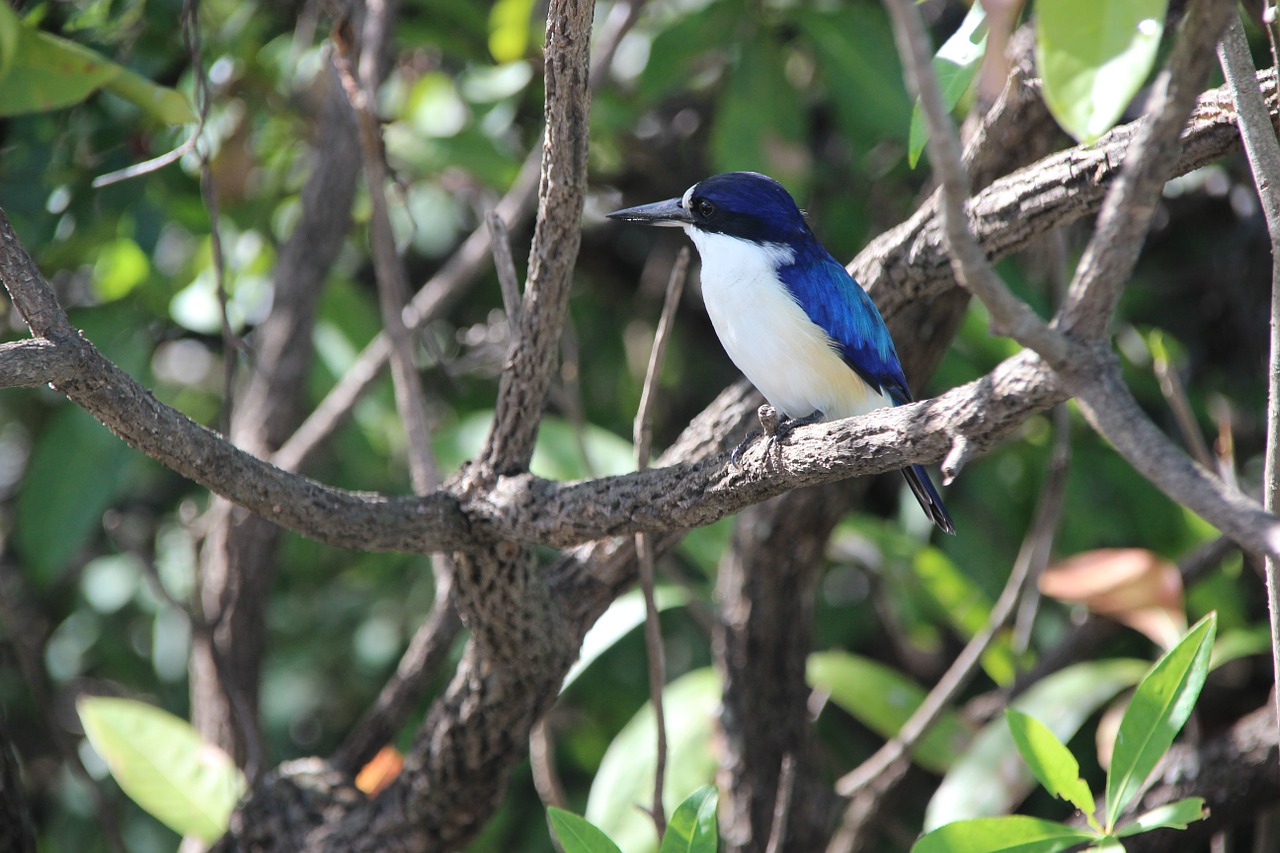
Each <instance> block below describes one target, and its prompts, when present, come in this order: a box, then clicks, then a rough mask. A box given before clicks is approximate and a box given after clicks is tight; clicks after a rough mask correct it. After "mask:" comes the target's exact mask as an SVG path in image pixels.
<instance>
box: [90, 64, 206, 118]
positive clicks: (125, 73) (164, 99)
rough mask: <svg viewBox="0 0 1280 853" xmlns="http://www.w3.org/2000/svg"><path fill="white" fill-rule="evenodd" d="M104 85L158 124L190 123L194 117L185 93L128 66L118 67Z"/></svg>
mask: <svg viewBox="0 0 1280 853" xmlns="http://www.w3.org/2000/svg"><path fill="white" fill-rule="evenodd" d="M105 88H106V90H107V91H108V92H111V93H112V94H114V95H116V96H117V97H120V98H124V99H125V100H126V101H128V102H129V103H131V104H134V105H136V106H137V107H138V109H140V110H142V111H143V112H145V113H146V114H147V115H149V116H151V117H152V118H154V119H155V120H156V121H158V122H160V123H161V124H168V125H180V124H190V123H192V122H195V121H196V120H197V116H196V114H195V111H194V110H192V109H191V102H190V101H188V100H187V96H186V95H184V94H182V93H181V92H179V91H178V90H177V89H170V88H169V87H167V86H160V85H157V84H155V83H153V82H151V81H150V80H148V79H147V78H146V77H143V76H142V75H141V74H135V73H133V72H132V71H130V70H129V69H128V68H121V69H120V74H119V76H117V77H115V78H114V79H111V80H108V81H107V83H106V86H105Z"/></svg>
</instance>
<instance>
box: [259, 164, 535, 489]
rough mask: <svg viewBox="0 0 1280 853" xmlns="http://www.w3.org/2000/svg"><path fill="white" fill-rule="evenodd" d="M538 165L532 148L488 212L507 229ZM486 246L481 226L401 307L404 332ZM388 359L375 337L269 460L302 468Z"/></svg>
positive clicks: (524, 203)
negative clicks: (499, 199)
mask: <svg viewBox="0 0 1280 853" xmlns="http://www.w3.org/2000/svg"><path fill="white" fill-rule="evenodd" d="M540 162H541V152H540V151H539V150H538V149H537V148H534V150H533V151H532V152H530V154H529V156H528V157H527V158H526V159H525V162H524V165H523V166H522V167H521V169H520V174H519V176H518V177H517V178H516V180H515V183H513V184H512V185H511V188H510V189H509V190H507V194H506V195H505V196H503V197H502V200H501V201H499V202H498V204H497V206H496V207H495V208H494V209H495V211H496V212H497V213H498V214H499V215H500V216H501V217H502V218H503V221H504V222H505V223H507V225H508V227H514V226H515V225H517V224H518V223H522V222H524V221H525V220H526V219H528V217H529V216H530V215H531V214H532V212H533V202H534V199H535V197H536V195H537V190H538V170H539V163H540ZM491 246H492V244H491V241H490V238H489V229H488V227H487V226H485V225H481V226H479V227H478V228H476V229H475V230H474V231H473V232H472V233H471V235H470V236H468V237H467V239H466V240H464V241H463V242H462V245H460V246H459V247H458V249H457V250H456V251H455V252H454V253H453V255H452V256H451V257H450V258H449V260H448V261H447V262H446V263H445V265H444V266H443V267H441V268H440V270H439V272H437V273H436V274H435V275H434V276H432V277H431V279H430V280H429V281H427V283H426V284H424V285H423V286H422V288H421V289H420V290H419V291H418V293H417V294H416V295H415V296H414V297H413V299H412V300H411V301H410V302H409V304H408V305H407V306H405V309H404V323H405V325H406V326H408V327H409V328H410V329H415V330H416V329H421V328H422V327H423V326H424V325H426V323H427V322H428V321H429V320H431V319H432V318H434V317H437V316H439V315H440V314H442V313H443V312H444V311H445V310H446V309H447V308H448V307H449V306H450V305H452V304H453V303H454V302H455V301H456V300H457V299H458V298H459V297H461V296H462V294H463V293H464V292H465V291H466V289H467V287H468V286H469V285H470V284H471V283H472V282H474V281H475V279H476V277H477V276H478V275H479V274H480V272H481V271H482V270H483V269H484V268H485V266H486V265H487V264H488V263H489V261H490V257H491V254H490V252H491ZM390 354H391V345H390V342H389V341H388V339H387V335H386V333H385V332H383V333H379V334H378V335H377V336H375V337H374V339H373V340H372V341H370V342H369V344H368V345H367V346H366V347H365V348H364V350H363V351H362V352H361V353H360V355H359V356H357V357H356V360H355V362H354V363H353V364H352V365H351V367H350V368H349V369H348V370H347V372H346V373H344V374H343V375H342V378H341V379H339V380H338V382H337V383H336V384H335V385H334V386H333V388H331V389H329V393H328V394H326V395H325V397H324V399H323V400H321V401H320V404H319V405H318V406H316V408H315V409H314V410H313V411H312V412H311V414H310V415H308V416H307V419H306V420H305V421H303V423H302V426H300V427H298V429H297V430H296V431H295V432H294V434H293V435H292V436H291V437H290V438H289V440H288V441H286V442H285V443H284V444H282V445H281V446H280V449H279V450H278V451H276V453H275V454H273V455H272V457H271V461H272V462H273V463H274V464H275V465H277V466H279V467H281V468H284V469H285V470H287V471H296V470H298V469H300V468H302V467H303V466H304V465H305V464H306V462H307V460H308V459H309V458H310V457H311V455H312V454H313V453H315V451H316V450H317V449H319V447H320V445H321V444H322V443H323V442H324V441H325V440H326V439H327V438H328V437H329V436H331V435H332V434H333V433H334V431H335V430H337V428H338V427H339V426H340V425H341V424H342V423H343V422H344V421H345V420H346V417H347V415H349V414H350V413H351V410H352V409H353V408H355V405H356V403H357V402H359V401H360V399H361V398H362V397H364V395H365V393H366V392H367V391H368V390H369V389H370V388H372V387H373V386H374V385H375V384H376V383H377V381H378V377H379V376H380V375H381V374H382V368H384V367H385V366H386V365H387V361H388V359H389V357H390Z"/></svg>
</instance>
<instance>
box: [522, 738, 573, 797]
mask: <svg viewBox="0 0 1280 853" xmlns="http://www.w3.org/2000/svg"><path fill="white" fill-rule="evenodd" d="M555 752H556V744H555V739H554V738H553V737H552V736H551V727H550V726H549V725H548V724H547V718H546V717H543V718H542V719H541V720H538V722H537V723H535V724H534V726H533V730H532V731H530V732H529V769H530V770H531V771H532V775H533V787H534V790H536V791H537V792H538V797H539V798H540V799H541V800H542V804H543V805H544V806H555V807H556V808H558V809H567V808H568V807H569V805H568V802H569V800H568V798H567V797H565V795H564V786H563V785H561V784H560V774H559V773H557V772H556V756H555Z"/></svg>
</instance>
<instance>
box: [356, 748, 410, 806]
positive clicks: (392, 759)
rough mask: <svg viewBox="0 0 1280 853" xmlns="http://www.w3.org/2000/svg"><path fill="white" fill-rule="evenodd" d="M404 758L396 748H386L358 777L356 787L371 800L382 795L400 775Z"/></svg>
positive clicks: (361, 769)
mask: <svg viewBox="0 0 1280 853" xmlns="http://www.w3.org/2000/svg"><path fill="white" fill-rule="evenodd" d="M401 767H404V756H403V755H401V754H400V751H399V750H398V749H396V748H395V747H394V746H384V747H383V748H382V749H380V750H378V754H377V755H375V756H374V757H373V758H371V759H369V763H368V764H366V765H365V766H364V767H361V768H360V772H359V773H358V774H357V775H356V787H357V788H359V789H360V790H361V791H364V793H365V796H367V797H368V798H369V799H371V800H372V799H373V798H374V797H376V796H378V795H379V794H381V793H382V792H383V791H384V790H386V788H387V786H388V785H390V784H391V783H392V781H394V780H395V778H396V776H398V775H400V768H401Z"/></svg>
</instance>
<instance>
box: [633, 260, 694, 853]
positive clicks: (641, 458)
mask: <svg viewBox="0 0 1280 853" xmlns="http://www.w3.org/2000/svg"><path fill="white" fill-rule="evenodd" d="M689 259H690V254H689V249H688V247H684V248H682V249H681V250H680V254H679V255H678V256H677V257H676V262H675V265H674V266H673V267H672V268H671V277H670V278H669V279H668V280H667V295H666V298H665V300H664V301H663V303H662V316H661V317H660V319H659V320H658V328H657V331H655V332H654V336H653V349H652V350H651V351H650V353H649V368H648V371H647V372H646V373H645V377H644V391H643V393H642V394H641V395H640V407H639V409H638V410H637V412H636V419H635V428H634V432H633V438H634V440H635V449H636V469H637V470H640V471H643V470H645V469H647V468H648V467H649V453H650V444H651V442H652V431H653V423H652V421H653V401H654V398H655V396H656V391H657V386H658V379H659V377H660V376H661V375H662V363H663V361H664V360H665V357H666V351H667V340H668V339H669V338H670V335H671V327H672V325H673V324H674V322H675V313H676V308H677V307H678V306H679V305H680V295H681V294H682V293H683V292H684V281H685V277H686V276H687V275H688V273H689ZM650 544H651V543H650V542H649V536H648V535H647V534H644V533H637V534H636V558H637V560H638V562H639V570H640V588H641V589H642V590H643V591H644V610H645V619H644V640H645V647H646V649H647V652H648V658H649V697H650V701H651V702H652V704H653V713H654V718H655V720H656V722H657V731H658V734H657V741H658V742H657V760H656V762H655V764H654V772H653V807H652V808H651V809H650V810H649V814H650V815H651V816H652V817H653V823H654V826H655V827H656V828H657V831H658V841H659V843H661V841H662V836H663V835H664V834H665V833H666V830H667V818H666V812H665V811H664V810H663V806H662V788H663V784H664V782H665V777H666V769H667V724H666V715H665V714H664V712H663V707H662V688H663V686H664V685H665V683H666V668H667V666H666V653H665V651H664V650H663V647H662V628H661V626H660V625H659V623H658V606H657V603H656V602H655V601H654V595H653V588H654V577H653V576H654V569H653V550H652V549H651V548H650Z"/></svg>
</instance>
